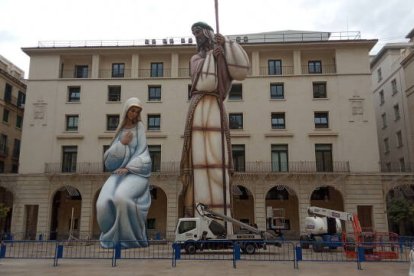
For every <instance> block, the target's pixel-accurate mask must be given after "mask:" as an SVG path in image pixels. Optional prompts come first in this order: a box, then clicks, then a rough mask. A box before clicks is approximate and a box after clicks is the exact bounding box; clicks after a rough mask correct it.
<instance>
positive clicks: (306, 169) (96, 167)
mask: <svg viewBox="0 0 414 276" xmlns="http://www.w3.org/2000/svg"><path fill="white" fill-rule="evenodd" d="M281 167H282V168H284V169H278V168H277V167H276V166H275V165H274V164H272V163H271V162H246V163H245V164H244V166H243V167H242V166H239V167H238V168H235V171H236V173H238V172H239V173H260V174H270V173H272V174H273V173H275V174H277V173H346V172H349V171H350V170H349V162H348V161H335V162H333V163H332V164H331V166H328V167H329V169H326V170H323V169H321V167H320V166H317V164H316V162H315V161H297V162H289V163H288V164H285V166H281ZM68 168H71V169H68ZM153 168H156V171H154V172H153V174H154V175H157V174H175V175H178V174H179V173H180V162H161V164H154V165H153ZM44 172H45V173H46V174H61V173H77V174H101V173H108V172H105V171H104V167H103V163H102V162H100V163H98V162H80V163H76V164H72V166H62V163H45V171H44Z"/></svg>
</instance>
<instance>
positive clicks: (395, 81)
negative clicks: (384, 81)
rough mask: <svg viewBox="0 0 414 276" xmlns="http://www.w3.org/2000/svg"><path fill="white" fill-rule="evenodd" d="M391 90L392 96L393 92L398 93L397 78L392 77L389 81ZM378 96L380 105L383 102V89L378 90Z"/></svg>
mask: <svg viewBox="0 0 414 276" xmlns="http://www.w3.org/2000/svg"><path fill="white" fill-rule="evenodd" d="M391 91H392V96H394V95H395V94H397V93H398V88H397V80H396V79H393V80H392V81H391ZM379 98H380V105H383V104H384V103H385V95H384V90H381V91H380V92H379Z"/></svg>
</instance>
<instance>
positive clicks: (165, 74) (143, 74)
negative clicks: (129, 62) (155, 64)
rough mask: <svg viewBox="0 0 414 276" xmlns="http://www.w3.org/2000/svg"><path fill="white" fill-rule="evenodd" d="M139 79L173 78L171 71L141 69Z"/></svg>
mask: <svg viewBox="0 0 414 276" xmlns="http://www.w3.org/2000/svg"><path fill="white" fill-rule="evenodd" d="M138 77H139V78H171V69H167V68H166V69H163V70H161V71H154V70H151V69H139V70H138Z"/></svg>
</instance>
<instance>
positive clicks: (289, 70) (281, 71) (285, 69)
mask: <svg viewBox="0 0 414 276" xmlns="http://www.w3.org/2000/svg"><path fill="white" fill-rule="evenodd" d="M290 75H293V66H280V67H276V68H273V72H272V70H271V69H270V68H269V67H267V66H266V67H260V76H290Z"/></svg>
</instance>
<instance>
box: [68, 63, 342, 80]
mask: <svg viewBox="0 0 414 276" xmlns="http://www.w3.org/2000/svg"><path fill="white" fill-rule="evenodd" d="M293 74H294V67H293V66H281V67H278V68H274V69H273V70H269V67H260V70H259V76H275V77H277V76H291V75H293ZM301 74H304V75H318V74H325V75H326V74H336V65H335V64H332V65H324V66H321V67H319V68H309V67H308V66H306V65H303V66H302V67H301ZM248 75H249V76H252V71H251V68H250V72H249V73H248ZM91 77H92V76H91V72H88V74H87V75H84V76H83V77H80V76H76V75H75V70H73V69H70V70H63V71H61V74H60V78H64V79H65V78H69V79H71V78H79V79H80V78H84V79H85V78H86V79H87V78H91ZM132 77H134V76H132V69H124V73H123V74H118V75H113V73H112V70H110V69H108V70H99V75H98V78H103V79H109V78H113V79H116V78H121V79H122V78H132ZM177 77H179V78H189V77H190V69H189V68H179V69H178V76H177ZM134 78H135V77H134ZM136 78H138V79H143V78H171V69H163V70H162V71H158V72H156V73H155V74H154V71H153V70H151V69H138V75H137V76H136Z"/></svg>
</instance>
